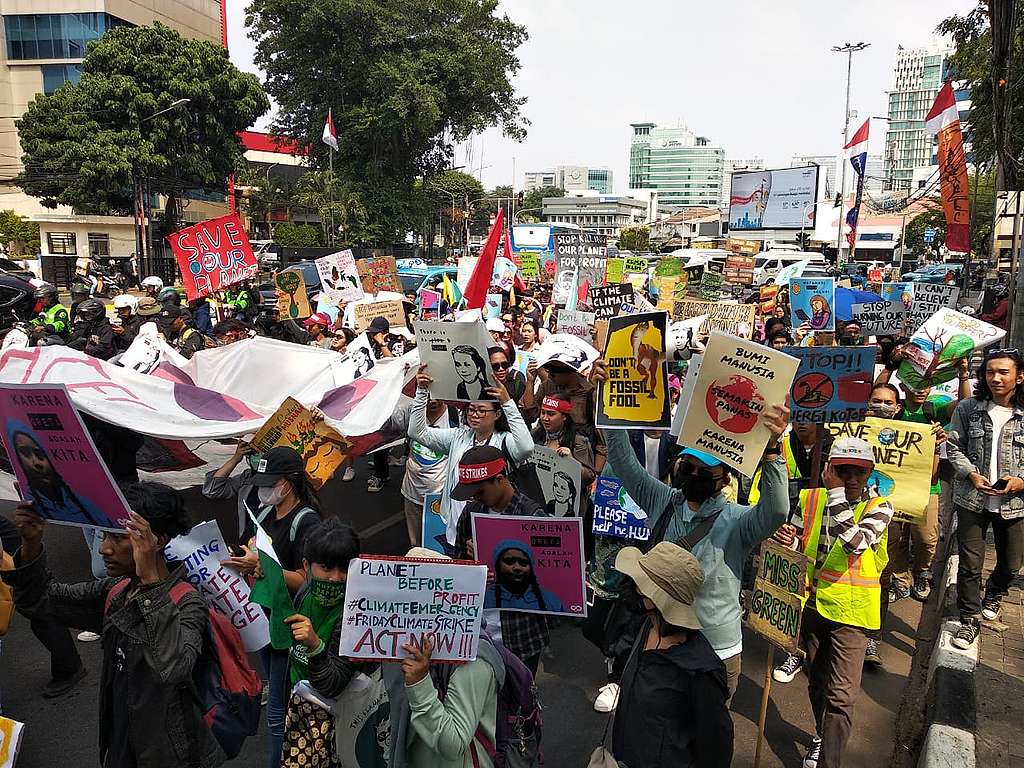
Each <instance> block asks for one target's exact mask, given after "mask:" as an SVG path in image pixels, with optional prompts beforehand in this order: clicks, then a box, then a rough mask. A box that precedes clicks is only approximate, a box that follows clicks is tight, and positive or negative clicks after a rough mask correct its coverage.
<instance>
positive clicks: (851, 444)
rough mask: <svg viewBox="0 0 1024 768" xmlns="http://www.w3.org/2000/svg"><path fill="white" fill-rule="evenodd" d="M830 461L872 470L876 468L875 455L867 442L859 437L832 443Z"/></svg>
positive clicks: (843, 438) (829, 454) (840, 439)
mask: <svg viewBox="0 0 1024 768" xmlns="http://www.w3.org/2000/svg"><path fill="white" fill-rule="evenodd" d="M828 460H829V461H831V462H832V463H833V464H852V465H853V466H855V467H865V468H867V469H872V468H873V467H874V466H875V454H874V452H873V451H872V450H871V446H870V445H869V444H868V442H867V441H866V440H861V439H860V438H859V437H840V438H839V439H838V440H836V441H835V442H834V443H832V450H831V451H829V452H828Z"/></svg>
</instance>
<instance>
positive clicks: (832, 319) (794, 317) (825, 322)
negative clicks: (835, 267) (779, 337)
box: [789, 277, 836, 331]
mask: <svg viewBox="0 0 1024 768" xmlns="http://www.w3.org/2000/svg"><path fill="white" fill-rule="evenodd" d="M835 308H836V283H835V280H834V279H832V278H831V277H822V278H818V277H806V278H805V277H794V278H793V279H792V280H790V281H789V312H790V322H792V324H793V327H794V328H799V327H800V326H801V325H803V324H804V323H807V324H808V325H810V327H811V330H812V331H834V330H835V329H836V311H835Z"/></svg>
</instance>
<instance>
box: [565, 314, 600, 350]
mask: <svg viewBox="0 0 1024 768" xmlns="http://www.w3.org/2000/svg"><path fill="white" fill-rule="evenodd" d="M596 317H597V316H596V315H595V314H594V313H593V312H579V311H577V310H568V309H560V310H559V311H558V323H557V325H556V327H555V332H556V333H567V334H569V335H570V336H576V337H578V338H581V339H583V340H584V341H585V342H587V343H588V344H589V343H590V340H591V339H592V338H593V336H591V333H590V329H591V328H593V327H594V320H595V319H596Z"/></svg>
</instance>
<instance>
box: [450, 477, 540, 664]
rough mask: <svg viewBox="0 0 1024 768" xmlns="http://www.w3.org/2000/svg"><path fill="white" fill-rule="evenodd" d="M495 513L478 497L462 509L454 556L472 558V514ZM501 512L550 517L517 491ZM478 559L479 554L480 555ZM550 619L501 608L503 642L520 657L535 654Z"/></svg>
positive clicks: (538, 649)
mask: <svg viewBox="0 0 1024 768" xmlns="http://www.w3.org/2000/svg"><path fill="white" fill-rule="evenodd" d="M474 514H494V510H493V509H490V508H489V507H485V506H484V505H483V504H481V503H480V502H479V501H471V502H470V503H469V504H467V505H466V508H465V509H464V510H462V516H461V517H459V526H458V531H457V533H456V535H455V557H456V558H458V559H461V560H471V559H473V558H471V557H470V556H469V551H468V549H467V547H466V542H467V541H470V540H472V538H473V515H474ZM501 514H503V515H525V516H529V517H548V516H549V515H548V513H547V510H545V509H544V507H542V506H541V505H540V504H538V503H537V502H536V501H534V500H533V499H531V498H530V497H529V496H524V495H523V494H521V493H519V491H516V492H515V493H514V494H513V496H512V500H511V501H510V502H509V503H508V505H507V506H506V507H505V509H504V510H502V512H501ZM477 559H479V558H477ZM549 626H550V624H549V620H548V617H547V616H543V615H539V614H535V613H519V612H513V611H502V612H501V642H502V643H503V644H504V645H505V647H506V648H508V649H509V650H510V651H512V653H514V654H515V655H516V656H518V657H519V658H520V659H527V658H529V657H530V656H536V655H537V654H539V653H540V652H541V651H543V650H544V649H545V648H546V647H547V645H548V640H549V638H550V634H549V631H548V630H549Z"/></svg>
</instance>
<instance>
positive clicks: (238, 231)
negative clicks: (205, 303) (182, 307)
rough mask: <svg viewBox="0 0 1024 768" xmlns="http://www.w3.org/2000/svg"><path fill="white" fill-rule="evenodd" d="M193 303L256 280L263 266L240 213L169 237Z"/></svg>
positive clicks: (201, 224) (192, 227)
mask: <svg viewBox="0 0 1024 768" xmlns="http://www.w3.org/2000/svg"><path fill="white" fill-rule="evenodd" d="M167 242H168V243H170V244H171V250H172V251H173V252H174V258H175V259H176V260H177V262H178V269H179V270H180V271H181V282H182V284H183V285H184V286H185V294H186V295H187V296H188V299H189V301H192V300H193V299H198V298H199V297H201V296H209V295H211V294H213V293H215V292H216V291H221V290H224V289H225V288H227V287H229V286H232V285H235V284H236V283H241V282H243V281H245V280H251V279H253V278H254V277H256V273H257V271H258V270H259V265H258V264H257V262H256V256H255V255H254V254H253V252H252V246H251V245H249V238H248V237H246V236H245V228H244V227H242V221H241V219H240V218H239V217H238V214H237V213H231V214H228V215H227V216H221V217H220V218H217V219H209V220H208V221H203V222H200V223H199V224H194V225H192V226H191V227H186V228H185V229H180V230H178V231H177V232H175V233H174V234H172V235H168V236H167Z"/></svg>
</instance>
